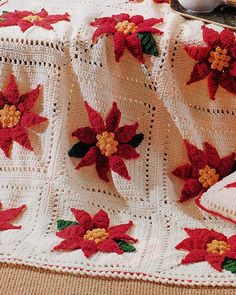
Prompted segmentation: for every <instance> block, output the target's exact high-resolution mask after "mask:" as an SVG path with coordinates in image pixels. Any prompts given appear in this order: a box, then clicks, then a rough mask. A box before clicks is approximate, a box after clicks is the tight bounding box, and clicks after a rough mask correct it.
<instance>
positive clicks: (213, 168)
mask: <svg viewBox="0 0 236 295" xmlns="http://www.w3.org/2000/svg"><path fill="white" fill-rule="evenodd" d="M184 144H185V147H186V151H187V154H188V158H189V161H190V163H191V164H184V165H181V166H179V167H177V168H176V169H175V170H174V171H172V174H173V175H175V176H177V177H178V178H180V179H182V180H184V181H185V183H184V187H183V189H182V191H181V195H180V202H183V201H186V200H188V199H190V198H193V197H196V196H197V195H198V194H200V193H202V192H204V191H206V190H207V189H208V188H209V187H211V186H212V185H214V184H215V183H216V182H218V181H219V180H220V179H222V178H224V177H225V176H227V175H229V174H230V173H231V172H233V169H234V165H235V153H232V154H231V155H229V156H226V157H224V158H220V156H219V154H218V152H217V150H216V149H215V148H214V147H213V146H212V145H210V144H209V143H208V142H205V143H204V151H202V150H200V149H198V148H197V147H196V146H194V145H193V144H191V143H189V142H188V141H187V140H184Z"/></svg>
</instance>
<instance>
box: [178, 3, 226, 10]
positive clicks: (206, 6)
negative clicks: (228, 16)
mask: <svg viewBox="0 0 236 295" xmlns="http://www.w3.org/2000/svg"><path fill="white" fill-rule="evenodd" d="M221 2H222V0H179V3H180V4H181V5H182V6H183V7H184V8H185V9H187V10H189V11H190V12H193V13H196V12H210V11H212V10H214V9H215V8H216V7H218V6H219V5H220V4H221Z"/></svg>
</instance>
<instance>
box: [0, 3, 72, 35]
mask: <svg viewBox="0 0 236 295" xmlns="http://www.w3.org/2000/svg"><path fill="white" fill-rule="evenodd" d="M0 19H1V21H0V27H10V26H19V27H20V28H21V31H22V32H25V31H26V30H28V29H29V28H30V27H32V26H38V27H42V28H44V29H46V30H52V29H53V27H52V24H55V23H57V22H60V21H67V22H68V21H70V19H69V14H68V13H65V14H53V15H49V14H48V12H47V11H46V10H45V9H42V10H41V11H40V12H38V13H33V12H31V11H18V10H15V11H14V12H7V13H4V14H2V15H1V16H0Z"/></svg>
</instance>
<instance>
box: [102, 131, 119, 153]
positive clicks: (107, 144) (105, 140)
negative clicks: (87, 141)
mask: <svg viewBox="0 0 236 295" xmlns="http://www.w3.org/2000/svg"><path fill="white" fill-rule="evenodd" d="M97 140H98V142H97V147H99V149H100V151H101V154H102V155H105V156H106V157H109V156H111V155H112V154H114V153H116V152H117V145H118V141H116V140H115V135H114V133H112V132H107V131H105V132H103V133H102V134H98V135H97Z"/></svg>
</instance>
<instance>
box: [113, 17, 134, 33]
mask: <svg viewBox="0 0 236 295" xmlns="http://www.w3.org/2000/svg"><path fill="white" fill-rule="evenodd" d="M115 29H116V30H117V31H118V32H121V33H123V34H125V35H128V34H132V33H134V32H135V31H136V30H137V26H136V25H135V23H130V22H128V21H127V20H124V21H123V22H118V23H117V25H116V26H115Z"/></svg>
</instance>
